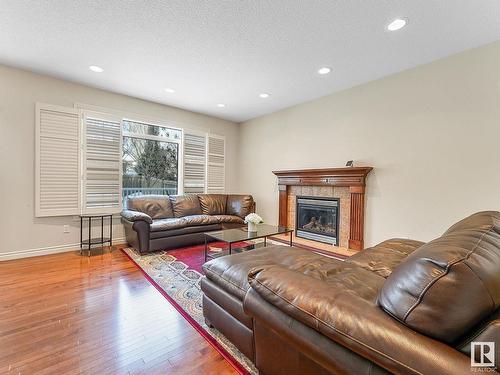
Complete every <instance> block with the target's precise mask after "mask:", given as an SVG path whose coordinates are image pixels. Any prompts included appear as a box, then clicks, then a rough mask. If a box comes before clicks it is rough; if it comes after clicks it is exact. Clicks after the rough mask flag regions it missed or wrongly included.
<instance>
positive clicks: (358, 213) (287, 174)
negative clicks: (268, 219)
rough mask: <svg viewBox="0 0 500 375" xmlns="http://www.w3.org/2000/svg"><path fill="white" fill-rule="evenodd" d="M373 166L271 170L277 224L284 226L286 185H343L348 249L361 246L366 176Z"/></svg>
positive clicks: (285, 219) (286, 201) (286, 203)
mask: <svg viewBox="0 0 500 375" xmlns="http://www.w3.org/2000/svg"><path fill="white" fill-rule="evenodd" d="M372 169H373V167H346V168H323V169H298V170H286V171H273V173H274V174H275V175H276V176H277V177H278V187H279V225H282V226H286V225H287V211H288V207H287V206H288V198H287V196H288V186H301V185H302V186H305V185H307V186H344V187H348V188H349V191H350V193H351V216H350V217H351V219H350V223H349V248H350V249H353V250H361V249H363V234H364V217H365V185H366V182H365V181H366V176H367V175H368V173H370V171H371V170H372Z"/></svg>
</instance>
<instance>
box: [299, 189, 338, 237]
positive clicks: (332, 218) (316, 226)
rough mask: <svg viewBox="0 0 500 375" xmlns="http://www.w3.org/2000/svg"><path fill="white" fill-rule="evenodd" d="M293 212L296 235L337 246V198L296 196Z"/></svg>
mask: <svg viewBox="0 0 500 375" xmlns="http://www.w3.org/2000/svg"><path fill="white" fill-rule="evenodd" d="M295 212H296V216H295V218H296V220H295V221H296V222H295V232H296V236H297V237H302V238H306V239H308V240H315V241H320V242H324V243H328V244H331V245H337V246H338V244H339V238H338V237H339V236H338V232H339V199H338V198H322V197H297V207H296V211H295Z"/></svg>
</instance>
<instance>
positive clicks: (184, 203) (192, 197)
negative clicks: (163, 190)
mask: <svg viewBox="0 0 500 375" xmlns="http://www.w3.org/2000/svg"><path fill="white" fill-rule="evenodd" d="M170 202H172V208H173V211H174V216H175V217H184V216H188V215H200V214H201V207H200V201H199V199H198V196H197V195H196V194H187V195H171V196H170Z"/></svg>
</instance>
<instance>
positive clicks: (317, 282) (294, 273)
mask: <svg viewBox="0 0 500 375" xmlns="http://www.w3.org/2000/svg"><path fill="white" fill-rule="evenodd" d="M203 268H204V271H205V274H206V277H205V278H204V279H202V290H203V292H204V299H203V308H204V314H205V318H206V321H207V323H208V324H209V325H211V326H214V327H216V328H217V329H218V330H220V331H221V332H222V333H223V334H224V335H225V336H226V337H227V338H228V339H230V340H231V341H232V342H233V343H234V344H235V345H236V346H237V347H238V348H239V349H240V350H241V351H242V352H243V353H244V354H245V355H246V356H248V357H249V358H250V359H251V360H252V361H253V362H254V363H255V365H256V366H257V368H258V369H259V371H260V372H261V374H267V375H270V374H287V375H293V374H331V373H333V374H387V373H396V374H432V375H434V374H454V375H457V374H469V375H470V374H471V359H470V350H471V342H473V341H476V342H477V341H479V342H495V344H496V359H497V364H498V363H499V358H500V353H499V347H500V310H499V305H500V213H499V212H481V213H477V214H475V215H472V216H470V217H468V218H466V219H464V220H462V221H460V222H458V223H457V224H455V225H453V226H452V227H451V228H449V229H448V230H447V231H446V232H445V233H444V234H443V235H442V236H441V237H439V238H437V239H435V240H433V241H431V242H428V243H423V242H419V241H413V240H407V239H391V240H387V241H384V242H382V243H381V244H379V245H377V246H374V247H372V248H369V249H365V250H363V251H361V252H359V253H358V254H356V255H354V256H352V257H350V258H348V259H347V260H345V261H341V260H337V259H333V258H329V257H326V256H322V255H319V254H316V253H314V252H311V251H308V250H303V249H300V248H295V247H284V246H274V247H267V248H261V249H257V250H254V251H249V252H246V253H241V254H235V255H231V256H226V257H221V258H218V259H215V260H212V261H210V262H208V263H206V264H205V265H204V267H203Z"/></svg>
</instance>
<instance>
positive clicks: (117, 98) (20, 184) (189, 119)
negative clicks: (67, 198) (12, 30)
mask: <svg viewBox="0 0 500 375" xmlns="http://www.w3.org/2000/svg"><path fill="white" fill-rule="evenodd" d="M35 102H44V103H49V104H57V105H62V106H69V107H72V106H73V104H74V103H75V102H81V103H85V104H91V105H97V106H102V107H109V108H113V109H117V110H123V111H127V112H129V113H137V114H142V115H146V116H149V117H154V118H161V119H164V120H170V121H176V122H179V123H181V124H185V126H186V127H189V128H191V129H199V130H206V131H208V130H209V131H211V132H213V133H216V134H221V135H225V136H226V139H227V165H226V168H227V170H226V176H227V186H226V188H227V190H228V191H234V190H235V187H236V182H237V174H236V171H237V158H238V148H239V146H238V142H239V138H238V133H239V129H238V128H239V127H238V125H236V124H234V123H232V122H229V121H224V120H220V119H216V118H213V117H209V116H205V115H201V114H196V113H193V112H189V111H184V110H181V109H177V108H173V107H168V106H164V105H160V104H154V103H150V102H146V101H143V100H139V99H134V98H131V97H127V96H123V95H117V94H113V93H110V92H106V91H102V90H98V89H94V88H90V87H87V86H83V85H79V84H75V83H70V82H66V81H62V80H58V79H54V78H50V77H46V76H41V75H37V74H33V73H29V72H25V71H22V70H18V69H13V68H9V67H6V66H2V65H0V260H4V259H9V258H14V257H19V256H23V255H35V254H43V253H48V252H54V251H63V250H67V249H72V248H74V247H75V246H76V244H77V243H79V224H80V223H79V221H78V220H76V219H75V218H74V217H58V218H35V217H34V196H35V193H34V189H35V183H34V176H35V172H34V163H35V155H34V149H35V139H34V136H35ZM116 222H117V225H116V227H115V236H116V238H120V237H121V238H123V232H122V228H121V225H119V224H118V222H119V220H116ZM65 224H68V225H70V233H68V234H65V233H63V225H65Z"/></svg>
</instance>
